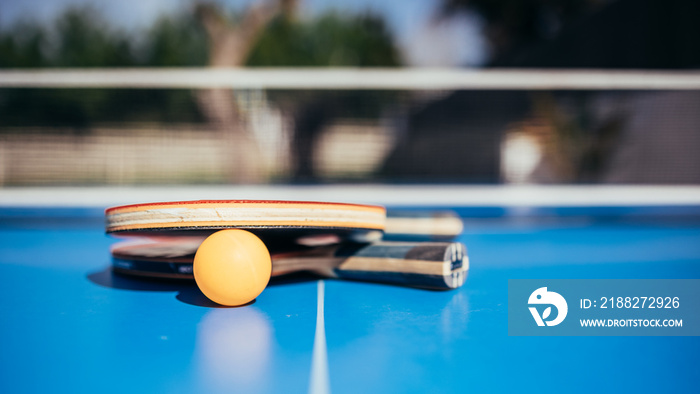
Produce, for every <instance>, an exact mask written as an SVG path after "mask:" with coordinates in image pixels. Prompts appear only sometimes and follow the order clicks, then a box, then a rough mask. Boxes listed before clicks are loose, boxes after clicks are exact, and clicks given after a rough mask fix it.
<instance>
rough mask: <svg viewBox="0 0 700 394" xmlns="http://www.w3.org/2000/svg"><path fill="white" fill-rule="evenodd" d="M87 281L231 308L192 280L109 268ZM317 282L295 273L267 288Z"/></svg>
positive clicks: (276, 278)
mask: <svg viewBox="0 0 700 394" xmlns="http://www.w3.org/2000/svg"><path fill="white" fill-rule="evenodd" d="M86 277H87V279H88V280H89V281H90V282H92V283H93V284H96V285H98V286H102V287H108V288H110V289H118V290H129V291H145V292H177V296H175V298H176V299H177V300H178V301H180V302H183V303H185V304H189V305H194V306H200V307H205V308H231V307H227V306H223V305H219V304H217V303H215V302H213V301H211V300H209V299H208V298H207V297H206V296H205V295H204V294H202V292H201V291H200V290H199V288H198V287H197V285H196V284H195V283H194V281H192V280H188V279H164V278H146V277H138V276H129V275H123V274H119V273H115V272H114V271H112V269H111V267H106V268H104V269H102V270H100V271H95V272H91V273H89V274H87V276H86ZM315 280H318V276H315V275H313V274H306V273H295V274H290V275H285V276H281V277H275V278H271V279H270V283H269V284H268V286H283V285H288V284H295V283H302V282H310V281H315ZM254 303H255V300H253V301H251V302H249V303H247V304H245V305H241V307H244V306H249V305H253V304H254Z"/></svg>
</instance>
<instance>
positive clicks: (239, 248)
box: [194, 229, 272, 306]
mask: <svg viewBox="0 0 700 394" xmlns="http://www.w3.org/2000/svg"><path fill="white" fill-rule="evenodd" d="M271 273H272V260H271V259H270V252H269V251H268V250H267V247H265V244H264V243H263V242H262V241H261V240H260V238H258V237H257V236H255V235H254V234H252V233H250V232H248V231H245V230H235V229H232V230H221V231H218V232H216V233H214V234H212V235H210V236H209V237H208V238H207V239H205V240H204V242H202V244H201V245H200V246H199V249H197V253H196V254H195V256H194V279H195V281H196V282H197V286H199V289H200V290H201V291H202V293H204V295H205V296H207V298H209V299H210V300H212V301H214V302H216V303H217V304H221V305H226V306H238V305H243V304H246V303H248V302H250V301H252V300H254V299H255V298H256V297H257V296H259V295H260V293H262V291H263V290H264V289H265V286H267V283H268V282H269V281H270V274H271Z"/></svg>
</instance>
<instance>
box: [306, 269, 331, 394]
mask: <svg viewBox="0 0 700 394" xmlns="http://www.w3.org/2000/svg"><path fill="white" fill-rule="evenodd" d="M324 287H325V286H324V282H323V281H322V280H320V281H318V292H317V299H318V303H317V307H316V336H315V337H314V350H313V356H312V358H311V379H310V382H309V394H328V393H330V392H331V385H330V380H329V379H328V351H327V349H326V328H325V323H324V317H323V298H324Z"/></svg>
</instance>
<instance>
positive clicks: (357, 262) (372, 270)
mask: <svg viewBox="0 0 700 394" xmlns="http://www.w3.org/2000/svg"><path fill="white" fill-rule="evenodd" d="M202 241H203V238H202V237H155V238H140V239H135V240H132V241H125V242H120V243H117V244H115V245H114V246H113V247H112V250H111V253H112V266H113V269H114V271H115V272H118V273H123V274H129V275H138V276H147V277H157V278H177V279H192V278H193V268H192V260H193V258H194V254H195V253H196V251H197V248H198V246H199V244H200V243H201V242H202ZM271 253H272V276H279V275H284V274H289V273H293V272H299V271H309V272H313V273H315V274H318V275H321V276H324V277H329V278H342V279H352V280H363V281H373V282H383V283H391V284H399V285H405V286H413V287H423V288H434V289H451V288H457V287H459V286H461V285H462V284H463V283H464V280H465V278H466V274H467V271H468V269H469V260H468V258H467V255H466V249H465V247H464V245H463V244H461V243H457V242H377V243H371V244H357V243H343V244H336V245H327V246H322V247H313V248H311V247H302V248H298V250H294V251H286V252H274V251H271Z"/></svg>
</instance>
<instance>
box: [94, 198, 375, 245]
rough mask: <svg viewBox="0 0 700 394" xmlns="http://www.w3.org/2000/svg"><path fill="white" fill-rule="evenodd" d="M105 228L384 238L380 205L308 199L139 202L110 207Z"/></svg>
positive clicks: (315, 239) (316, 239)
mask: <svg viewBox="0 0 700 394" xmlns="http://www.w3.org/2000/svg"><path fill="white" fill-rule="evenodd" d="M105 219H106V232H107V233H110V234H121V235H149V234H150V235H152V234H154V233H160V234H167V235H178V234H182V235H184V234H187V235H193V234H197V235H206V234H209V233H213V232H215V231H218V230H221V229H227V228H239V229H245V230H248V231H250V232H252V233H254V234H256V235H257V236H259V237H260V238H261V239H262V240H263V241H264V242H265V243H285V242H287V241H290V240H292V241H293V242H295V243H299V244H308V245H310V246H313V245H316V244H330V243H337V242H340V241H346V240H349V241H354V242H370V241H375V240H378V239H380V238H381V235H382V231H383V230H384V228H385V223H386V210H385V209H384V208H383V207H380V206H374V205H358V204H343V203H326V202H304V201H263V200H201V201H179V202H164V203H150V204H135V205H125V206H118V207H113V208H109V209H107V210H106V211H105Z"/></svg>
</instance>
